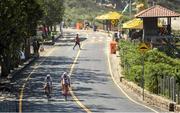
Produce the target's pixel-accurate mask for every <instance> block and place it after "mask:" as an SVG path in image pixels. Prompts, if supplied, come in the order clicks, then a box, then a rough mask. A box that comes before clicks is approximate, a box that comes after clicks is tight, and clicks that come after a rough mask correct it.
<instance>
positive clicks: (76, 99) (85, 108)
mask: <svg viewBox="0 0 180 113" xmlns="http://www.w3.org/2000/svg"><path fill="white" fill-rule="evenodd" d="M81 47H83V44H82V46H81ZM80 52H81V50H79V51H78V53H77V55H76V58H75V59H74V62H73V64H72V65H71V69H70V72H69V75H72V73H73V70H74V67H75V64H76V62H77V60H78V58H79V55H80ZM70 94H71V96H72V97H73V100H74V101H75V102H76V103H77V104H78V105H79V106H80V107H81V108H82V109H84V111H86V112H87V113H92V112H91V111H90V110H89V109H88V108H87V107H86V106H85V105H84V104H83V103H82V102H81V101H80V100H79V99H78V98H77V96H76V95H75V94H74V92H73V90H72V88H70Z"/></svg>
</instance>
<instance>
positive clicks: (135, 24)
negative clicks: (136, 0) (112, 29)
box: [122, 18, 143, 29]
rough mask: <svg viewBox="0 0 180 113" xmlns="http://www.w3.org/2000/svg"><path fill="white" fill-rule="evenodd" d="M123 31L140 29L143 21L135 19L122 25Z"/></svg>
mask: <svg viewBox="0 0 180 113" xmlns="http://www.w3.org/2000/svg"><path fill="white" fill-rule="evenodd" d="M122 28H124V29H142V28H143V21H142V20H141V19H139V18H135V19H133V20H130V21H128V22H126V23H124V24H123V27H122Z"/></svg>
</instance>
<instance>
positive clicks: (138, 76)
mask: <svg viewBox="0 0 180 113" xmlns="http://www.w3.org/2000/svg"><path fill="white" fill-rule="evenodd" d="M119 48H120V56H121V62H122V66H123V67H124V69H125V70H124V71H125V77H126V78H127V79H129V80H131V81H134V82H136V83H137V84H138V85H140V84H141V83H140V82H141V80H142V55H141V54H140V52H139V51H138V47H137V45H133V44H132V43H131V42H128V41H124V40H121V41H120V43H119ZM143 57H144V64H145V65H144V67H145V68H144V69H145V76H144V79H145V87H146V88H147V89H148V90H150V91H152V92H156V91H157V88H158V86H157V84H158V83H157V79H158V77H163V76H175V77H177V78H178V81H177V82H179V83H180V72H179V71H178V70H179V69H180V59H173V58H171V57H168V56H167V55H166V54H165V53H162V52H159V51H158V50H157V49H152V50H149V51H148V52H147V53H146V54H145V55H144V56H143Z"/></svg>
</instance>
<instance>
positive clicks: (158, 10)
mask: <svg viewBox="0 0 180 113" xmlns="http://www.w3.org/2000/svg"><path fill="white" fill-rule="evenodd" d="M179 16H180V14H179V13H176V12H174V11H172V10H169V9H167V8H165V7H162V6H160V5H155V6H152V7H150V8H148V9H145V10H143V11H141V12H139V13H138V14H136V15H135V17H139V18H144V17H179Z"/></svg>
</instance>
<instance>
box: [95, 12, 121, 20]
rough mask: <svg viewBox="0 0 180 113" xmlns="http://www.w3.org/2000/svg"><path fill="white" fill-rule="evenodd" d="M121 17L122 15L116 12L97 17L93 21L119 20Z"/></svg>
mask: <svg viewBox="0 0 180 113" xmlns="http://www.w3.org/2000/svg"><path fill="white" fill-rule="evenodd" d="M121 17H122V14H119V13H117V12H109V13H107V14H104V15H101V16H97V17H96V18H95V19H99V20H116V19H120V18H121Z"/></svg>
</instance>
